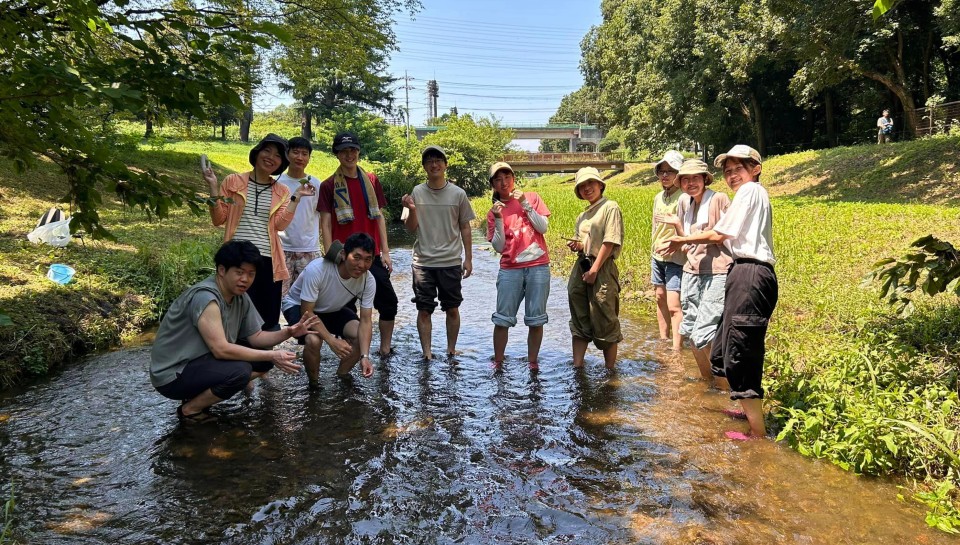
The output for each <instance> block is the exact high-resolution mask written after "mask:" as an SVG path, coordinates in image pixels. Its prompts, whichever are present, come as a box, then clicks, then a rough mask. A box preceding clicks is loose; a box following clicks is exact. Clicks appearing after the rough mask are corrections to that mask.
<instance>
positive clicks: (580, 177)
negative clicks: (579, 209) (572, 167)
mask: <svg viewBox="0 0 960 545" xmlns="http://www.w3.org/2000/svg"><path fill="white" fill-rule="evenodd" d="M574 180H575V181H574V184H573V192H574V193H576V194H577V198H578V199H581V200H583V197H581V196H580V186H581V185H583V184H585V183H587V182H589V181H590V180H596V181H598V182H600V185H602V186H603V189H606V188H607V183H606V182H604V181H603V178H601V177H600V171H599V170H597V169H596V168H594V167H583V168H581V169H580V170H578V171H577V176H576V177H575V178H574ZM603 189H601V193H602V192H603Z"/></svg>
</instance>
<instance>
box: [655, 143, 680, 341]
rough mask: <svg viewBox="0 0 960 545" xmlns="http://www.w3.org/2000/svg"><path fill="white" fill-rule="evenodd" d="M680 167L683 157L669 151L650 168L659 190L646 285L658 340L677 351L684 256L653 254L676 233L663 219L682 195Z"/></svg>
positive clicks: (668, 214) (677, 203)
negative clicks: (654, 307)
mask: <svg viewBox="0 0 960 545" xmlns="http://www.w3.org/2000/svg"><path fill="white" fill-rule="evenodd" d="M682 164H683V155H682V154H681V153H680V152H679V151H675V150H670V151H668V152H667V153H666V154H664V156H663V159H660V161H658V162H657V164H655V165H654V166H653V171H654V172H655V173H656V174H657V180H659V181H660V186H661V187H662V188H663V191H661V192H660V193H657V196H656V197H654V198H653V228H652V229H651V233H650V238H651V244H650V248H652V249H653V252H652V253H653V256H652V257H651V259H650V283H651V284H653V289H654V293H655V295H656V301H657V325H658V326H659V327H660V338H661V339H670V338H672V339H673V342H672V344H671V347H672V348H673V349H674V350H680V344H681V342H682V341H683V337H682V336H681V335H680V322H681V321H682V320H683V311H682V310H681V308H680V284H681V280H682V277H683V264H684V262H685V261H686V256H685V255H684V254H683V253H676V254H674V255H671V256H665V255H662V254H661V253H659V252H658V251H657V246H659V245H660V244H661V243H662V242H664V241H665V240H667V239H669V238H670V237H672V236H674V235H676V234H677V229H676V228H675V227H674V226H673V225H672V224H670V223H668V222H666V221H664V219H665V218H667V217H670V216H675V215H676V213H677V206H678V205H679V203H680V196H681V195H683V192H682V191H680V184H679V182H677V171H678V170H680V165H682Z"/></svg>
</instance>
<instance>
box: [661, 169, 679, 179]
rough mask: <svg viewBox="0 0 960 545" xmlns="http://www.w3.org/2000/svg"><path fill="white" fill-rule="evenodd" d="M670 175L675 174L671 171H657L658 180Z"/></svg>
mask: <svg viewBox="0 0 960 545" xmlns="http://www.w3.org/2000/svg"><path fill="white" fill-rule="evenodd" d="M671 174H676V172H675V171H673V170H658V171H657V176H658V177H660V178H666V177H668V176H670V175H671Z"/></svg>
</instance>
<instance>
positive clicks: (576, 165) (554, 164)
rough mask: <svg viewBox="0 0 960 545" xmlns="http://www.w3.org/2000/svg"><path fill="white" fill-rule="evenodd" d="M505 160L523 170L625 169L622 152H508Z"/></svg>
mask: <svg viewBox="0 0 960 545" xmlns="http://www.w3.org/2000/svg"><path fill="white" fill-rule="evenodd" d="M503 160H504V161H506V162H508V163H510V166H511V167H513V168H514V169H516V170H521V171H523V172H576V171H578V170H580V169H581V168H583V167H594V168H596V169H597V170H623V165H624V163H625V161H624V158H623V154H622V153H507V154H505V155H504V156H503Z"/></svg>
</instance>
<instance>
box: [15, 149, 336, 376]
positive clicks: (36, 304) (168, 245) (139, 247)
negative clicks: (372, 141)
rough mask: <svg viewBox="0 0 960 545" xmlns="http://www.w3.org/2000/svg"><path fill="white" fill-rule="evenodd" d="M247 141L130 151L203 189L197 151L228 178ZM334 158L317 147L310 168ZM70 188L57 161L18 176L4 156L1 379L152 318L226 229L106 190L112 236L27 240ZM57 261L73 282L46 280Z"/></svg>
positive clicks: (107, 343)
mask: <svg viewBox="0 0 960 545" xmlns="http://www.w3.org/2000/svg"><path fill="white" fill-rule="evenodd" d="M249 149H250V146H249V145H246V144H241V143H217V142H176V143H169V144H165V145H163V146H160V147H157V146H151V147H147V148H145V149H141V150H139V151H136V150H131V151H128V152H125V157H126V159H127V162H128V163H129V164H130V165H133V166H136V167H138V168H153V169H155V170H157V171H158V172H161V173H163V174H166V175H168V176H171V177H173V178H175V179H178V180H182V181H196V183H197V191H198V192H203V191H205V188H204V187H203V184H202V182H201V180H200V178H199V174H198V166H197V165H198V161H197V159H198V157H199V154H201V153H206V154H207V155H208V156H209V157H210V160H211V161H212V162H213V163H214V165H215V169H216V171H217V173H218V174H219V175H220V176H221V177H223V176H224V175H225V174H226V173H229V172H234V171H238V170H241V169H247V168H249V164H248V163H247V152H248V151H249ZM336 164H337V163H336V159H335V158H334V157H332V156H331V155H329V154H326V153H321V152H315V153H314V156H313V161H312V164H311V167H312V168H311V169H310V171H311V172H314V173H316V174H318V175H319V174H321V173H324V174H326V173H330V172H332V171H333V169H334V168H335V166H336ZM66 191H67V187H66V183H65V180H64V178H63V176H62V175H61V174H60V172H59V170H58V169H57V168H56V167H55V166H54V165H52V164H41V165H40V168H38V169H36V170H33V171H30V172H28V173H26V174H23V175H20V174H16V173H15V172H14V171H13V168H12V165H11V164H10V163H7V162H0V256H2V260H0V314H6V315H8V316H9V317H10V319H11V320H12V322H13V324H12V325H8V326H2V327H0V388H2V387H9V386H11V385H13V384H16V383H18V382H21V381H24V380H29V379H30V378H31V377H37V376H43V375H45V374H47V373H49V372H50V371H51V370H53V369H55V368H56V367H58V366H59V365H61V364H62V363H64V362H67V361H69V360H71V359H73V358H74V357H76V356H79V355H82V354H86V353H89V352H93V351H97V350H103V349H106V348H108V347H111V346H116V345H117V344H119V343H120V342H122V341H124V340H126V339H129V338H131V337H133V336H135V335H137V334H138V333H140V332H141V331H142V330H143V329H144V328H145V327H147V326H149V325H151V324H153V323H155V322H156V320H157V318H158V317H159V314H160V312H162V309H164V308H166V306H167V305H168V304H169V303H170V301H172V300H173V298H175V297H176V296H177V295H178V294H179V293H180V292H181V291H182V290H183V288H184V287H186V286H187V285H190V284H191V283H193V282H195V281H196V280H197V279H198V278H201V277H203V276H204V275H206V274H209V272H210V271H211V270H212V269H211V259H212V255H213V253H212V252H213V250H214V249H215V248H216V246H217V244H218V243H219V242H220V240H221V239H222V237H223V231H222V229H217V228H214V227H213V226H212V225H211V224H210V218H209V216H207V215H203V216H199V217H197V216H194V215H192V214H191V213H190V212H189V211H188V210H187V209H175V210H173V211H171V213H170V216H169V217H168V218H166V219H164V220H162V221H159V220H157V219H156V218H151V217H149V216H148V215H147V214H145V213H144V212H141V211H139V210H133V209H129V208H124V207H123V206H121V205H120V204H119V202H117V201H115V200H113V199H109V198H105V201H104V206H103V208H102V209H101V210H100V215H101V217H102V218H103V223H104V225H106V226H107V228H108V229H110V231H111V232H112V233H113V234H114V235H115V237H116V241H93V240H84V241H81V240H79V239H76V238H75V239H74V240H73V242H71V244H70V245H69V246H67V247H66V248H59V249H58V248H51V247H49V246H35V245H33V244H31V243H30V242H29V241H28V240H27V239H26V234H27V233H28V232H29V231H31V230H32V229H33V228H34V226H35V225H36V222H37V219H38V218H39V217H40V216H41V214H43V212H44V211H46V210H47V209H48V208H50V207H51V206H54V205H56V204H57V203H58V202H59V201H60V200H61V199H62V198H63V196H64V195H65V194H66ZM52 263H65V264H68V265H70V266H72V267H73V268H74V269H76V271H77V273H76V276H75V279H74V281H73V282H71V283H70V284H68V285H67V286H59V285H57V284H55V283H53V282H51V281H49V280H47V278H46V277H45V275H46V272H47V269H48V267H49V266H50V265H51V264H52Z"/></svg>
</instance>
